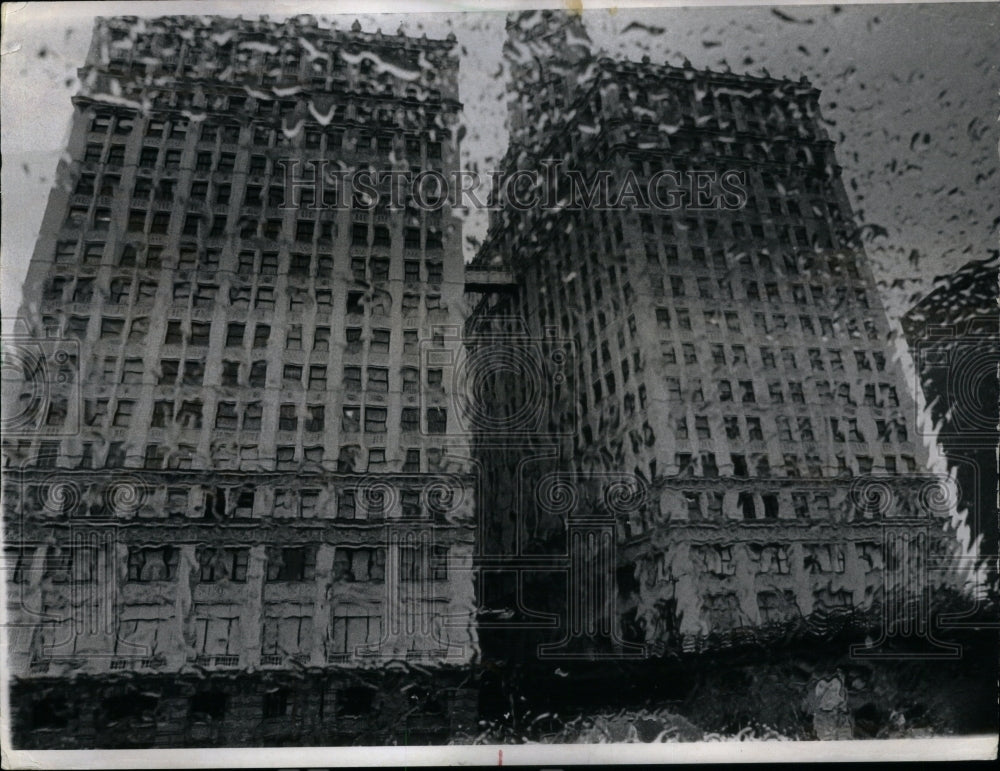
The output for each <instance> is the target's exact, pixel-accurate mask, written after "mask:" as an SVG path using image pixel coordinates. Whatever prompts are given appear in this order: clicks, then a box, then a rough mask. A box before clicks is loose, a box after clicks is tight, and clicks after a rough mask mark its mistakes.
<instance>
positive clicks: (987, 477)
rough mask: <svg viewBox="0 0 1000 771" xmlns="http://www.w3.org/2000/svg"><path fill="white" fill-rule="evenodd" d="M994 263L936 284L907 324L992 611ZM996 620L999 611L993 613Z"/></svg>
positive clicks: (997, 317)
mask: <svg viewBox="0 0 1000 771" xmlns="http://www.w3.org/2000/svg"><path fill="white" fill-rule="evenodd" d="M997 282H998V265H997V259H996V257H993V258H990V259H986V260H973V261H971V262H969V263H966V264H965V265H963V266H962V267H961V268H960V269H959V270H958V271H956V272H955V273H953V274H950V275H947V276H939V277H938V278H937V279H936V280H935V282H934V283H935V285H936V286H935V288H934V289H933V290H932V291H931V292H930V293H928V294H927V296H925V297H924V298H923V299H921V300H920V302H918V303H917V304H916V305H914V306H913V307H912V308H910V310H909V311H907V312H906V315H905V316H903V319H902V323H903V330H904V332H905V333H906V338H907V342H908V343H909V345H910V349H911V351H912V353H913V360H914V364H915V365H916V369H917V377H918V380H919V383H920V385H921V387H922V388H923V394H924V402H925V404H926V406H927V409H928V411H929V417H930V422H931V423H932V424H933V426H934V427H935V428H936V430H935V431H934V432H933V436H934V438H935V439H936V440H937V441H938V443H939V444H940V446H941V448H942V450H943V451H944V454H945V456H946V457H947V459H948V465H949V467H950V468H951V469H953V470H954V474H955V478H956V480H957V482H958V489H959V494H958V505H959V508H960V509H963V510H964V511H965V512H966V523H967V524H968V527H969V533H970V536H971V537H972V538H973V539H980V542H979V545H978V548H977V549H976V552H977V553H976V558H977V562H978V564H979V565H980V566H981V567H982V568H983V570H984V572H985V574H986V586H987V587H988V589H989V592H990V595H991V597H992V600H993V603H994V605H995V603H996V598H997V594H998V592H1000V566H998V564H997V559H998V554H1000V543H998V533H997V530H998V525H1000V522H998V519H997V477H996V446H997V432H998V425H1000V382H998V376H997V364H998V359H1000V353H998V351H1000V346H998V345H997V335H998V331H997V330H998V329H1000V310H998V308H997ZM993 612H994V613H995V612H996V611H995V608H994V611H993Z"/></svg>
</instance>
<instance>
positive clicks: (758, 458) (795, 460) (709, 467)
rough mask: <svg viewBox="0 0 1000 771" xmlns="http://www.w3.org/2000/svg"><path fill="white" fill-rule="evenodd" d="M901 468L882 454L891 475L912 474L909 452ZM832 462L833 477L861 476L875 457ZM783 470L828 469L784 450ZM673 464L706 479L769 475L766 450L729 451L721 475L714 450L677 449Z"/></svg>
mask: <svg viewBox="0 0 1000 771" xmlns="http://www.w3.org/2000/svg"><path fill="white" fill-rule="evenodd" d="M899 460H901V461H902V466H903V468H900V464H899V463H897V457H896V456H895V455H884V456H882V468H883V469H884V470H885V471H886V472H887V473H890V474H896V473H899V472H900V471H906V472H907V473H913V472H916V470H917V462H916V458H914V457H913V456H912V455H901V456H899ZM834 461H835V462H836V467H835V468H833V469H832V471H833V473H834V474H835V475H836V476H852V475H853V473H854V468H855V467H856V468H857V473H858V474H861V475H866V474H871V473H872V472H873V471H874V469H875V459H874V458H873V457H872V456H870V455H848V454H843V453H842V454H838V455H836V456H835V458H834ZM782 463H783V471H784V474H785V476H787V477H792V478H796V477H801V476H802V475H803V471H804V472H805V473H806V475H808V476H810V477H814V478H822V477H824V476H826V474H827V472H829V471H831V468H830V467H827V466H826V464H825V462H824V460H823V459H821V458H820V456H819V455H818V454H815V453H807V454H806V455H805V458H804V462H803V457H802V456H800V455H798V454H796V453H784V454H783V455H782ZM674 466H675V468H676V469H677V471H676V473H677V474H678V475H679V476H702V477H707V478H713V477H718V476H720V474H722V475H725V476H729V475H730V474H731V475H732V476H734V477H751V476H754V477H765V478H766V477H769V476H771V475H772V473H773V472H772V467H771V459H770V456H769V455H768V454H767V453H753V454H751V455H750V456H747V455H745V454H743V453H731V454H730V456H729V464H728V468H729V469H731V471H730V474H723V472H722V470H720V466H719V465H718V461H717V460H716V455H715V453H713V452H703V453H699V454H697V455H696V454H692V453H690V452H678V453H675V454H674Z"/></svg>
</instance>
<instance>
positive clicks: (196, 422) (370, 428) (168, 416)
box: [47, 372, 448, 434]
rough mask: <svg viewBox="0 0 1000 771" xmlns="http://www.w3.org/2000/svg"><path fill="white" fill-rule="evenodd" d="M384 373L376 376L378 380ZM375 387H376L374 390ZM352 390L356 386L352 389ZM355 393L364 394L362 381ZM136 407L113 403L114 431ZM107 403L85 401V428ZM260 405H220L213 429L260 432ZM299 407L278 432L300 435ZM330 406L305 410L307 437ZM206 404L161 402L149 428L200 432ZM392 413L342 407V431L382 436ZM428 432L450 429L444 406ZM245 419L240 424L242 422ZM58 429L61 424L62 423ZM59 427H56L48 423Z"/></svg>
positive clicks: (429, 417)
mask: <svg viewBox="0 0 1000 771" xmlns="http://www.w3.org/2000/svg"><path fill="white" fill-rule="evenodd" d="M379 374H380V373H378V372H376V373H374V376H375V377H378V376H379ZM372 384H375V386H376V387H374V388H373V387H372ZM382 384H383V381H380V380H369V387H368V389H367V390H369V391H374V392H376V393H378V392H380V391H379V389H380V388H381V386H382ZM348 388H352V386H350V385H349V386H348ZM357 390H361V389H360V377H359V380H358V385H357ZM136 404H137V402H136V401H135V400H134V399H121V398H119V399H117V400H116V403H115V410H114V415H113V418H112V421H111V426H112V427H114V428H122V429H125V428H128V427H129V426H130V425H131V424H132V419H133V417H134V416H135V409H136ZM109 405H110V400H109V399H87V400H86V401H85V402H84V423H85V424H86V425H87V426H90V427H94V428H101V427H103V426H104V424H105V422H106V420H107V415H108V409H109ZM261 405H262V402H259V401H251V402H247V403H246V404H244V405H243V407H242V410H241V411H240V410H238V409H237V402H235V401H220V402H218V403H217V405H216V414H215V423H214V427H215V428H217V429H220V430H237V429H238V428H241V429H242V430H244V431H259V430H260V428H261V422H262V420H263V408H262V406H261ZM297 409H298V408H297V405H295V404H281V405H278V416H279V419H278V430H279V431H297V430H298V422H299V421H298V413H297ZM325 410H326V407H325V405H322V404H314V405H307V406H306V417H305V419H304V420H303V428H304V430H305V431H306V432H308V433H313V432H320V431H323V430H324V428H325V426H326V412H325ZM65 413H66V401H65V400H56V401H54V402H53V403H52V406H50V408H49V412H48V413H47V414H48V416H49V420H55V418H53V415H55V416H58V417H61V419H62V421H64V420H65V417H66V414H65ZM203 414H204V404H203V402H202V401H201V400H200V399H182V400H180V401H179V402H178V400H176V399H165V400H157V401H155V402H154V403H153V411H152V416H151V419H150V428H165V427H168V426H171V425H178V426H179V427H181V428H187V429H200V428H201V427H202V425H203ZM387 416H388V410H387V408H386V407H384V406H377V405H367V406H365V407H364V410H363V413H362V406H361V405H357V404H354V405H344V407H343V408H342V419H341V431H345V432H350V433H354V432H359V431H361V430H362V425H363V426H364V432H365V433H374V434H383V433H385V431H386V420H387ZM425 417H426V425H427V432H428V433H431V434H444V433H447V430H448V416H447V410H446V409H444V408H442V407H428V408H427V409H426V411H425ZM241 418H242V419H241ZM62 421H60V423H59V424H61V422H62ZM49 425H56V423H49ZM399 426H400V429H401V430H402V431H404V432H410V431H419V430H420V411H419V408H417V407H402V408H400V412H399Z"/></svg>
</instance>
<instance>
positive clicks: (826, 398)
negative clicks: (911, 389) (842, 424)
mask: <svg viewBox="0 0 1000 771" xmlns="http://www.w3.org/2000/svg"><path fill="white" fill-rule="evenodd" d="M664 384H665V386H666V391H667V398H668V399H670V400H672V401H689V402H704V401H705V394H704V390H703V387H702V381H701V378H688V379H687V380H686V388H685V389H683V390H682V388H681V379H680V378H677V377H667V378H664ZM863 386H864V398H863V399H862V404H864V405H865V406H868V407H898V406H899V394H898V393H897V391H896V387H895V386H893V385H890V384H889V383H864V384H863ZM786 387H787V389H788V393H789V396H790V401H791V402H792V403H793V404H805V403H806V398H805V393H804V391H803V388H802V383H799V382H794V381H791V382H783V381H772V382H770V383H768V384H767V391H768V397H769V400H770V403H771V404H783V403H784V402H785V388H786ZM716 388H717V392H716V397H717V400H718V401H720V402H732V401H736V400H737V399H736V396H737V393H736V390H734V388H733V382H732V381H730V380H718V381H716ZM814 388H815V399H816V400H818V401H819V402H820V403H824V404H832V403H833V401H834V397H835V396H836V400H837V401H838V403H840V404H843V405H845V406H856V405H857V401H856V400H855V399H854V397H853V388H852V385H851V384H850V383H844V382H838V383H834V384H833V387H831V384H830V383H829V382H828V381H826V380H817V381H815V382H814ZM736 389H738V395H739V401H740V402H742V403H743V404H756V403H757V394H756V390H755V386H754V381H753V380H738V381H736ZM834 389H835V390H834ZM810 403H815V402H814V400H813V399H810Z"/></svg>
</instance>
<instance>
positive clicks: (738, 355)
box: [591, 342, 886, 372]
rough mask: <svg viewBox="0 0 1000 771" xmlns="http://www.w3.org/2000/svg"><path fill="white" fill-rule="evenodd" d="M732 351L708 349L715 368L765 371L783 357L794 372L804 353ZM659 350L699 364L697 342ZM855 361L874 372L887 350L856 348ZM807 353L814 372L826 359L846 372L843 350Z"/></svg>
mask: <svg viewBox="0 0 1000 771" xmlns="http://www.w3.org/2000/svg"><path fill="white" fill-rule="evenodd" d="M606 348H607V343H606V342H605V343H602V345H601V352H602V358H603V360H604V361H610V358H611V357H610V354H609V355H607V356H604V352H605V350H606ZM728 348H729V350H728V352H727V350H726V349H727V346H725V345H723V344H722V343H709V346H708V349H709V354H710V356H711V361H712V364H713V365H714V366H716V367H737V366H752V367H757V366H758V362H759V365H760V367H761V368H763V369H765V370H774V369H777V368H778V358H779V356H780V359H781V364H782V367H783V368H784V369H785V370H787V371H793V370H798V369H799V364H800V362H801V352H800V351H797V350H796V349H795V348H781V349H780V350H779V349H775V348H772V347H770V346H761V347H760V348H759V349H758V351H759V354H760V355H759V359H756V358H755V360H754V361H753V363H752V364H751V363H750V360H749V358H748V356H747V346H745V345H740V344H735V345H730V346H728ZM660 351H661V353H662V354H663V363H664V364H678V363H683V364H686V365H697V364H698V363H699V360H698V346H697V345H696V344H695V343H681V345H680V353H681V356H680V357H679V358H678V356H677V348H676V347H675V346H674V344H672V343H661V344H660ZM853 353H854V363H855V367H856V368H857V370H858V372H871V371H873V370H872V367H873V364H874V370H875V371H878V372H884V371H885V365H886V358H885V353H884V352H882V351H864V350H854V351H853ZM806 355H807V356H808V358H809V366H810V369H812V371H814V372H825V371H826V366H825V361H829V364H830V370H831V371H833V372H843V371H844V359H843V354H842V352H841V351H840V350H838V349H835V348H829V349H827V351H826V357H825V360H824V356H823V353H822V352H821V351H820V349H819V348H810V349H808V350H807V351H806ZM593 358H594V354H593V353H592V354H591V359H592V361H591V364H592V366H595V367H596V365H595V364H594V361H593Z"/></svg>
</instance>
